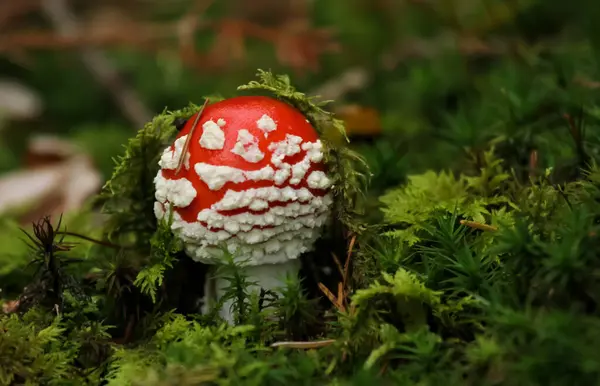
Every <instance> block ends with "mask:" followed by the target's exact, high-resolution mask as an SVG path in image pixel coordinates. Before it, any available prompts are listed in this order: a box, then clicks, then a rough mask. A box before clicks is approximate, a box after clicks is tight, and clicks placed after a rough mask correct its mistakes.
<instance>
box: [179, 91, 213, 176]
mask: <svg viewBox="0 0 600 386" xmlns="http://www.w3.org/2000/svg"><path fill="white" fill-rule="evenodd" d="M207 104H208V98H206V99H205V100H204V104H203V105H202V107H201V108H200V111H198V113H197V115H196V119H194V124H193V125H192V128H191V129H190V132H189V133H188V136H187V138H186V139H185V143H184V144H183V149H182V150H181V157H180V158H179V164H178V165H177V169H176V170H175V175H177V174H179V172H180V171H181V168H182V167H183V164H184V163H185V155H186V154H187V152H188V149H189V147H190V141H191V139H192V135H194V130H196V125H197V124H198V121H199V120H200V116H201V115H202V112H203V111H204V109H205V108H206V105H207Z"/></svg>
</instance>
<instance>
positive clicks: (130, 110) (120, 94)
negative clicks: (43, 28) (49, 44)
mask: <svg viewBox="0 0 600 386" xmlns="http://www.w3.org/2000/svg"><path fill="white" fill-rule="evenodd" d="M42 10H43V12H44V13H45V14H46V16H47V17H48V18H49V19H50V20H51V22H52V24H53V25H54V28H55V29H56V30H57V31H58V33H59V35H61V36H63V37H74V36H77V35H79V26H78V21H77V18H76V17H75V15H74V14H73V13H72V12H71V10H70V9H69V7H68V5H67V2H66V0H43V1H42ZM80 55H81V60H82V62H83V63H84V65H85V66H86V67H87V69H88V70H89V71H90V72H91V73H92V75H93V76H94V78H96V81H97V82H98V83H100V84H101V85H102V86H103V87H104V88H106V89H107V90H108V91H109V92H110V93H111V94H112V96H113V98H115V100H116V101H117V102H118V106H119V108H120V109H121V110H122V112H123V114H124V115H125V116H126V117H127V118H128V119H129V120H130V121H131V122H132V123H133V124H134V125H135V127H136V128H141V127H143V126H144V125H145V124H146V122H148V121H149V120H150V119H151V118H152V115H153V114H152V113H151V112H150V110H148V108H147V107H146V106H145V105H144V104H143V103H142V101H141V99H140V98H139V96H138V95H137V94H136V92H135V91H134V90H132V89H130V88H129V87H127V86H126V85H125V83H124V82H123V80H122V79H120V76H119V74H118V72H117V71H116V70H115V69H114V67H113V66H112V64H111V63H110V61H109V60H108V58H106V56H105V55H103V53H102V52H99V51H97V50H94V49H91V48H88V47H83V48H81V50H80Z"/></svg>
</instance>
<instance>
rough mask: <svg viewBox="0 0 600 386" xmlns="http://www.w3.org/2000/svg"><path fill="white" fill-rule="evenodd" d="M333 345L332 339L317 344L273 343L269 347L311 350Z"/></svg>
mask: <svg viewBox="0 0 600 386" xmlns="http://www.w3.org/2000/svg"><path fill="white" fill-rule="evenodd" d="M332 343H335V340H334V339H327V340H321V341H317V342H275V343H273V344H272V345H271V347H288V348H299V349H313V348H320V347H325V346H329V345H330V344H332Z"/></svg>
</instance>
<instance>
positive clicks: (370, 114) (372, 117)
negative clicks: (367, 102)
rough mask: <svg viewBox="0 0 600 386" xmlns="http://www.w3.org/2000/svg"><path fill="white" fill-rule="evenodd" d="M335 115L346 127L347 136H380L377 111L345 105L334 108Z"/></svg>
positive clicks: (379, 121)
mask: <svg viewBox="0 0 600 386" xmlns="http://www.w3.org/2000/svg"><path fill="white" fill-rule="evenodd" d="M335 112H336V115H337V117H338V118H339V119H341V120H343V121H344V123H345V125H346V133H347V134H348V135H349V136H357V135H358V136H377V135H379V134H381V131H382V127H381V117H380V115H379V111H377V110H376V109H374V108H372V107H366V106H360V105H354V104H353V105H345V106H340V107H338V108H336V110H335Z"/></svg>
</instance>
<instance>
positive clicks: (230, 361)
mask: <svg viewBox="0 0 600 386" xmlns="http://www.w3.org/2000/svg"><path fill="white" fill-rule="evenodd" d="M240 89H241V90H244V91H263V92H269V93H271V94H272V95H273V96H275V97H277V98H279V99H282V100H284V101H286V102H287V103H290V104H291V105H293V106H295V107H297V108H298V109H299V110H300V111H302V112H303V113H304V114H305V115H306V116H307V117H308V119H309V120H311V122H313V124H314V125H315V127H317V129H318V130H319V132H320V134H321V135H322V136H323V139H324V141H325V144H326V149H327V158H326V159H327V163H328V165H329V167H330V170H332V171H333V172H334V178H335V179H336V182H335V183H336V192H335V194H336V203H337V204H336V205H337V207H336V213H337V216H336V218H335V221H334V226H333V227H332V228H331V229H330V232H329V233H328V234H327V235H325V236H324V239H323V240H322V241H321V242H320V243H319V244H318V245H317V249H316V251H315V252H314V253H313V254H312V256H311V258H312V261H317V260H318V259H320V261H322V262H324V263H323V265H326V266H327V268H329V269H330V270H331V271H332V272H333V274H331V275H329V276H328V278H327V280H325V279H324V278H323V277H322V276H321V277H318V276H317V277H314V276H310V275H308V274H306V272H308V271H307V267H305V271H304V274H303V275H302V277H301V278H289V280H288V283H287V284H286V286H285V288H283V289H282V290H281V295H276V294H274V293H269V292H268V291H262V292H261V293H258V294H256V293H249V292H248V291H247V290H246V287H247V284H248V283H247V278H245V277H244V275H243V272H242V271H241V270H240V269H239V266H237V265H235V264H233V263H232V262H229V263H228V264H225V265H224V266H223V267H221V272H222V274H223V275H225V276H226V277H227V278H228V279H229V281H230V287H229V289H228V291H227V293H226V294H225V296H224V298H226V299H231V300H233V303H234V308H235V309H234V314H235V319H236V322H237V323H236V325H235V326H228V325H226V324H224V323H222V321H221V320H220V319H219V318H218V317H217V316H216V314H217V313H216V312H215V310H217V309H218V308H219V305H215V308H214V309H213V311H209V313H208V314H200V312H199V310H198V307H197V300H198V299H199V298H200V296H201V295H202V293H201V292H202V291H201V287H202V282H201V280H200V279H199V278H200V277H202V276H203V271H202V270H203V269H204V268H205V267H204V268H203V265H202V264H197V263H194V262H192V261H191V260H190V259H189V258H187V257H186V256H185V255H183V254H182V253H181V245H180V244H179V242H178V241H177V240H176V239H174V237H173V236H172V235H171V232H170V231H169V227H168V221H165V222H156V220H155V219H154V214H153V210H152V209H153V208H152V207H153V202H154V198H153V184H152V179H153V178H154V176H155V174H156V172H157V171H158V165H157V160H158V156H159V155H160V152H161V151H162V149H163V148H164V147H165V146H167V145H168V143H170V141H172V139H173V136H174V133H175V128H174V121H175V119H177V118H180V117H181V118H187V117H189V116H190V115H192V114H193V113H194V112H196V111H198V109H199V106H195V105H191V106H190V107H188V108H186V109H183V110H180V111H176V112H167V111H165V112H163V113H162V114H160V115H159V116H158V117H156V118H155V119H154V120H153V121H152V122H151V123H149V124H148V125H146V127H144V128H143V129H142V130H141V131H140V132H139V133H138V135H137V136H136V137H135V138H134V139H132V140H131V141H130V143H129V144H128V146H127V149H126V151H125V155H124V156H123V157H122V158H120V159H119V160H118V165H117V167H116V170H115V172H114V175H113V178H112V179H111V180H110V181H109V182H108V183H107V185H106V186H105V189H104V191H103V193H102V195H101V196H100V198H99V200H100V202H101V203H102V204H103V208H104V212H105V214H106V215H107V217H108V221H107V223H106V226H105V228H104V229H103V232H102V237H101V240H97V241H96V243H95V244H93V246H90V247H89V250H87V251H86V253H83V249H81V246H73V245H71V243H70V242H69V243H67V241H66V240H63V239H61V237H62V236H61V232H62V230H61V228H59V227H57V225H56V224H53V223H52V222H50V221H43V222H41V223H40V224H38V226H39V227H41V228H36V229H38V231H36V233H35V234H34V235H31V240H30V243H31V248H30V255H29V257H30V260H31V261H33V262H35V263H36V264H33V265H32V268H36V269H37V271H34V270H32V271H31V277H32V279H31V280H30V281H29V283H27V284H28V286H27V290H26V291H25V292H24V293H23V296H22V297H21V298H20V299H19V300H20V302H19V303H18V304H16V305H15V304H14V303H10V304H9V303H8V302H7V303H5V305H6V304H8V305H10V306H11V307H12V308H13V310H12V311H14V312H11V313H10V314H9V315H3V316H1V317H0V365H1V366H0V383H2V384H61V385H63V384H73V385H81V384H90V385H95V384H108V385H115V386H117V385H155V386H159V385H160V386H165V385H276V384H282V383H288V384H306V385H313V384H332V385H345V384H348V385H350V384H401V385H405V384H406V385H438V384H446V385H465V384H467V385H571V384H585V385H594V384H598V383H599V380H600V354H599V353H598V350H597V349H596V347H597V345H600V313H599V311H598V310H599V309H600V308H599V303H600V297H599V296H598V294H599V293H600V280H598V272H599V271H600V260H599V259H598V253H597V251H598V248H599V247H600V239H599V236H598V235H599V234H600V226H599V225H598V224H599V223H598V220H599V219H600V169H598V167H597V166H596V165H597V161H598V157H599V156H600V141H598V140H597V139H598V136H597V134H596V133H597V132H598V131H597V130H596V131H594V130H591V129H590V130H588V131H587V132H583V131H582V132H579V133H578V135H573V131H569V130H564V131H563V132H560V133H559V131H558V129H556V128H555V127H553V126H552V124H551V123H548V122H550V121H549V120H544V122H546V123H547V124H548V125H549V128H548V131H542V130H540V132H539V133H538V134H536V132H534V131H530V132H529V134H528V136H520V135H514V136H508V135H507V133H508V132H509V131H511V130H513V127H512V126H511V125H509V124H508V123H507V122H510V120H505V119H504V118H506V117H505V116H503V115H501V114H500V116H495V117H493V119H497V120H498V122H500V123H499V124H498V125H496V126H493V128H494V130H497V131H494V130H492V131H491V133H488V134H489V135H488V134H486V135H484V136H483V135H482V136H481V137H480V136H479V134H478V135H477V138H471V139H472V140H473V141H471V142H472V143H470V145H469V146H467V147H466V150H467V151H464V152H462V153H460V154H459V153H454V152H453V153H452V157H448V160H449V161H448V162H447V163H446V167H445V168H443V169H442V168H437V169H431V170H427V169H426V170H418V168H415V169H414V172H413V173H412V174H411V175H409V176H406V178H405V179H404V178H402V180H405V182H402V183H394V184H389V185H388V186H387V189H386V191H385V192H384V193H382V194H381V195H377V196H375V197H374V196H373V195H369V194H373V193H369V192H368V191H366V190H365V189H366V185H365V184H366V182H367V180H368V178H367V177H368V175H369V172H368V169H367V168H366V166H365V163H364V162H363V160H362V158H361V157H360V156H358V155H357V153H355V152H354V151H353V150H351V149H350V147H349V145H348V144H345V143H344V144H340V143H339V142H336V141H335V139H329V138H336V137H335V136H332V137H329V136H328V132H331V131H335V130H342V129H343V125H342V124H341V122H340V121H338V120H336V119H335V118H334V117H333V116H332V115H331V114H329V113H327V112H326V111H324V110H323V107H322V105H321V104H319V103H316V102H314V100H313V99H311V98H308V97H306V96H305V95H304V94H302V93H299V92H298V91H296V90H295V89H294V88H293V87H292V86H291V84H290V81H289V78H287V77H284V76H274V75H272V74H271V73H268V72H260V73H259V80H258V81H257V82H252V83H250V84H249V85H247V86H242V87H241V88H240ZM522 92H523V93H524V94H526V93H527V90H526V91H522ZM557 92H558V91H557ZM563 96H564V95H563ZM537 97H540V96H539V95H538V96H537ZM490 98H491V99H493V100H494V103H496V100H495V99H494V98H495V96H494V95H492V96H491V97H490ZM522 98H524V97H522ZM518 100H519V98H511V100H510V108H511V109H513V110H515V109H516V110H515V111H513V112H512V113H511V114H512V115H511V116H513V117H521V118H522V115H523V114H524V113H525V111H526V110H527V111H529V110H530V109H531V106H529V105H528V104H527V105H521V109H519V103H518ZM481 103H482V105H485V104H486V102H485V101H484V102H481ZM590 103H592V102H590ZM595 106H596V105H595V104H593V105H590V107H589V109H588V110H589V111H591V112H590V113H588V114H587V115H586V117H587V118H586V119H588V122H589V123H588V125H589V126H590V127H593V128H594V129H597V128H600V121H598V119H597V117H596V115H594V114H593V113H592V112H594V111H596V108H595ZM471 108H472V109H476V107H475V106H471ZM482 109H483V108H482ZM481 116H487V115H486V114H482V115H481ZM490 119H492V118H490ZM456 122H458V121H455V123H456ZM456 125H458V126H453V129H452V130H455V131H457V132H456V133H455V134H456V135H455V138H458V140H457V143H459V144H460V146H466V145H465V143H467V142H469V141H466V142H465V138H466V137H468V135H467V134H468V133H471V132H470V131H469V129H468V128H465V127H462V129H461V128H460V125H459V124H458V123H456ZM524 125H525V126H526V129H531V126H530V123H527V124H524ZM490 127H492V126H490ZM458 130H462V131H461V132H458ZM572 130H575V129H572ZM550 139H552V140H558V143H555V142H552V141H550ZM574 139H575V140H574ZM536 141H537V142H536ZM532 144H533V145H535V149H534V150H535V151H540V152H541V150H540V149H543V150H544V153H543V154H544V156H543V157H540V159H539V161H537V162H538V163H532V161H531V160H532V159H534V158H535V157H530V158H529V159H527V158H526V159H525V160H524V159H523V158H522V157H520V156H517V155H515V154H514V152H513V153H511V152H508V151H507V149H509V148H510V147H511V146H512V147H514V148H515V149H516V153H519V154H520V153H525V154H527V153H528V152H529V153H532V152H533V150H532V148H531V146H533V145H532ZM450 160H451V161H450ZM396 180H397V179H395V181H396ZM379 182H380V186H385V185H386V184H385V183H384V182H383V181H379ZM365 197H366V198H368V199H370V200H373V201H377V207H378V209H380V210H381V212H382V213H383V216H382V220H381V221H378V222H367V221H366V219H367V218H371V216H362V214H363V213H362V210H363V209H364V206H363V205H364V198H365ZM370 204H371V205H373V204H372V203H370ZM39 229H41V230H42V231H39ZM79 251H81V252H79ZM307 260H309V259H307ZM0 274H2V275H8V274H10V272H8V271H7V270H3V271H0ZM13 285H14V284H13ZM27 299H35V302H28V301H27ZM1 332H4V333H1Z"/></svg>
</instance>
